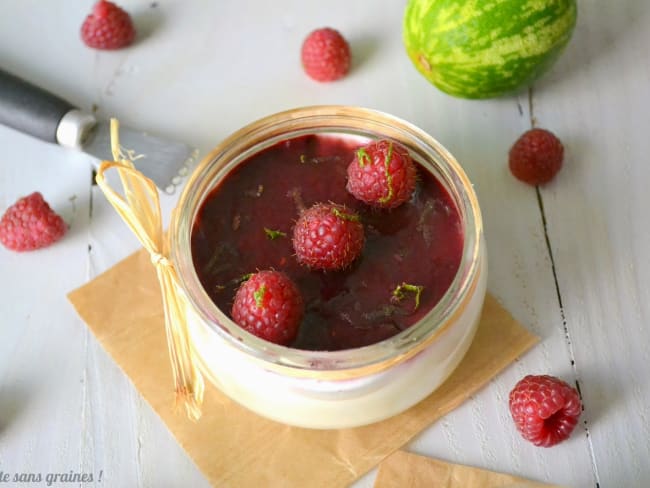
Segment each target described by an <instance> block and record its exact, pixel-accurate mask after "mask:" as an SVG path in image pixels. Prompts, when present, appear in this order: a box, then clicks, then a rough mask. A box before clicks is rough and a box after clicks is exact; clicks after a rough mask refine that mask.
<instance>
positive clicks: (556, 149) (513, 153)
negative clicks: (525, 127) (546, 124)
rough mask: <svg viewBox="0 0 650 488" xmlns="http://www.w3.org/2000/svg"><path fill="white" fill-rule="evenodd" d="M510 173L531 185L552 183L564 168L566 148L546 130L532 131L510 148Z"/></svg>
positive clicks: (523, 135) (522, 136)
mask: <svg viewBox="0 0 650 488" xmlns="http://www.w3.org/2000/svg"><path fill="white" fill-rule="evenodd" d="M508 159H509V161H508V163H509V166H510V172H511V173H512V174H513V175H514V176H515V178H517V179H518V180H521V181H523V182H525V183H528V184H529V185H543V184H544V183H548V182H549V181H551V180H552V179H553V178H554V177H555V175H556V174H557V173H558V172H559V171H560V169H561V168H562V162H563V159H564V146H563V145H562V142H561V141H560V140H559V139H558V138H557V137H556V136H555V134H553V133H552V132H549V131H547V130H546V129H531V130H529V131H527V132H525V133H524V134H522V135H521V137H519V139H517V141H516V142H515V143H514V144H513V146H512V147H511V148H510V153H509V158H508Z"/></svg>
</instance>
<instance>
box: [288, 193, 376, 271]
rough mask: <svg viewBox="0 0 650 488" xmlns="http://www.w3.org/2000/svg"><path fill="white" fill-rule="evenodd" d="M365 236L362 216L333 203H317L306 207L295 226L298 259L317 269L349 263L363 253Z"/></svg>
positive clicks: (294, 247)
mask: <svg viewBox="0 0 650 488" xmlns="http://www.w3.org/2000/svg"><path fill="white" fill-rule="evenodd" d="M364 240H365V237H364V231H363V225H362V224H361V222H360V220H359V216H358V215H357V214H356V213H354V212H352V211H350V210H348V209H347V207H346V206H345V205H337V204H334V203H327V204H325V203H317V204H316V205H314V206H312V207H310V208H308V209H307V210H305V211H303V212H302V214H301V215H300V218H298V221H297V222H296V225H295V227H294V228H293V249H294V251H295V252H296V257H297V258H298V262H300V263H301V264H304V265H306V266H309V267H311V268H315V269H324V270H339V269H343V268H346V267H348V266H349V265H350V264H352V261H354V260H355V259H356V258H357V257H358V256H359V255H360V254H361V249H362V248H363V243H364Z"/></svg>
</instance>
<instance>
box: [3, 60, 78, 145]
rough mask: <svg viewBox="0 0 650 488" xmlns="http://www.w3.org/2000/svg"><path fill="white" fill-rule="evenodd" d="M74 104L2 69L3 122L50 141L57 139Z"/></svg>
mask: <svg viewBox="0 0 650 488" xmlns="http://www.w3.org/2000/svg"><path fill="white" fill-rule="evenodd" d="M73 108H74V106H73V105H72V104H70V103H68V102H66V101H65V100H62V99H61V98H59V97H57V96H55V95H52V94H51V93H49V92H47V91H45V90H43V89H42V88H39V87H37V86H34V85H32V84H31V83H28V82H27V81H25V80H21V79H20V78H18V77H17V76H14V75H11V74H9V73H7V72H6V71H3V70H2V69H0V124H2V125H6V126H8V127H11V128H13V129H16V130H18V131H20V132H24V133H25V134H29V135H32V136H34V137H38V138H39V139H41V140H43V141H47V142H57V139H56V130H57V128H58V126H59V122H60V121H61V119H62V118H63V116H64V115H65V114H66V113H68V112H69V111H70V110H72V109H73Z"/></svg>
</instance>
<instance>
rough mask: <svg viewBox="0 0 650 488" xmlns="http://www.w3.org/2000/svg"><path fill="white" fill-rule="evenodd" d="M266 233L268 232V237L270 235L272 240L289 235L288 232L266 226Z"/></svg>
mask: <svg viewBox="0 0 650 488" xmlns="http://www.w3.org/2000/svg"><path fill="white" fill-rule="evenodd" d="M264 233H265V234H266V237H268V238H269V239H271V240H275V239H277V238H278V237H287V234H286V232H282V231H281V230H273V229H269V228H268V227H264Z"/></svg>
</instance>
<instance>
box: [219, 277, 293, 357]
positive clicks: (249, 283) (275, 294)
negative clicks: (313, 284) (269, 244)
mask: <svg viewBox="0 0 650 488" xmlns="http://www.w3.org/2000/svg"><path fill="white" fill-rule="evenodd" d="M302 315H303V304H302V296H301V295H300V292H299V291H298V288H296V285H295V284H294V283H293V281H291V280H290V279H289V277H288V276H287V275H285V274H284V273H281V272H279V271H258V272H257V273H254V274H252V275H251V276H250V278H248V280H246V281H245V282H243V283H242V284H241V286H240V287H239V289H238V290H237V293H236V294H235V301H234V303H233V305H232V318H233V320H234V321H235V322H236V323H237V324H238V325H239V326H240V327H243V328H244V329H246V330H247V331H248V332H250V333H251V334H255V335H256V336H258V337H261V338H262V339H266V340H267V341H270V342H274V343H276V344H282V345H288V344H290V343H291V342H292V341H293V340H294V339H295V338H296V335H297V334H298V326H299V325H300V321H301V320H302Z"/></svg>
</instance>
